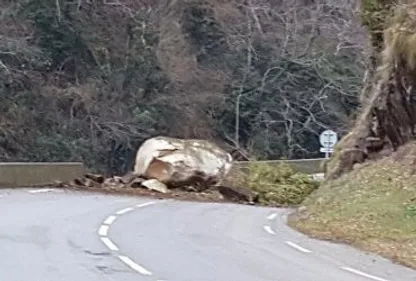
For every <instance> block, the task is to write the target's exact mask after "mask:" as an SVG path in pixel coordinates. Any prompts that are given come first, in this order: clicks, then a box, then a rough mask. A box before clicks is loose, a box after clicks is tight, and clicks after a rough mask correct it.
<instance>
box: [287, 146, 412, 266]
mask: <svg viewBox="0 0 416 281" xmlns="http://www.w3.org/2000/svg"><path fill="white" fill-rule="evenodd" d="M415 155H416V144H415V143H413V144H411V145H407V146H405V147H402V148H401V149H400V150H399V151H397V152H396V153H395V154H394V155H393V156H391V157H389V158H385V159H382V160H379V161H377V162H369V163H366V164H364V165H362V166H361V167H358V168H357V169H355V170H354V171H352V172H351V173H349V174H345V175H344V176H342V177H340V178H339V179H337V180H334V181H329V182H327V183H324V184H322V186H321V187H320V188H319V190H317V191H316V192H314V193H313V194H312V195H311V196H310V197H309V198H307V199H306V200H305V201H304V202H303V205H304V206H305V207H306V209H305V208H302V209H300V210H299V212H298V213H297V214H294V215H293V216H292V217H291V218H290V219H289V223H290V225H291V226H293V227H295V228H296V229H298V230H300V231H302V232H305V233H307V234H309V235H311V236H313V237H316V238H321V239H329V240H337V241H344V242H347V243H350V244H352V245H354V246H356V247H359V248H362V249H365V250H369V251H372V252H376V253H378V254H380V255H382V256H385V257H387V258H390V259H392V260H395V261H397V262H399V263H401V264H404V265H407V266H410V267H413V268H416V169H415V168H414V159H415Z"/></svg>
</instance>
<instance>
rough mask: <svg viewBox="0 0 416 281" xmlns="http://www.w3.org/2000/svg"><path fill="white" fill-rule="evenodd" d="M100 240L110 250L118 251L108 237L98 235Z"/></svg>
mask: <svg viewBox="0 0 416 281" xmlns="http://www.w3.org/2000/svg"><path fill="white" fill-rule="evenodd" d="M100 238H101V241H103V243H104V244H105V245H106V246H107V248H109V249H110V250H111V251H118V247H117V246H116V244H114V243H113V241H111V240H110V239H109V238H108V237H100Z"/></svg>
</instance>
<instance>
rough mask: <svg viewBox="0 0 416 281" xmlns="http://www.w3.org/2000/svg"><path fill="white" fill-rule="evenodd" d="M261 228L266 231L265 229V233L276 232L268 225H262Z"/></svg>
mask: <svg viewBox="0 0 416 281" xmlns="http://www.w3.org/2000/svg"><path fill="white" fill-rule="evenodd" d="M263 228H264V230H266V231H267V233H269V234H273V235H275V234H276V232H274V231H273V229H272V228H271V227H270V226H268V225H265V226H263Z"/></svg>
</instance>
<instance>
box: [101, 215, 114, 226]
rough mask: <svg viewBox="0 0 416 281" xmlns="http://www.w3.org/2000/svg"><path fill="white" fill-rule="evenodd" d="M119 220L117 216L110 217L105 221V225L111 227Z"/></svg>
mask: <svg viewBox="0 0 416 281" xmlns="http://www.w3.org/2000/svg"><path fill="white" fill-rule="evenodd" d="M116 219H117V217H116V216H109V217H108V218H107V219H106V220H105V221H104V224H108V225H110V224H112V223H113V222H114V221H115V220H116Z"/></svg>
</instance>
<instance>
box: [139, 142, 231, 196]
mask: <svg viewBox="0 0 416 281" xmlns="http://www.w3.org/2000/svg"><path fill="white" fill-rule="evenodd" d="M232 162H233V158H232V156H231V155H230V154H229V153H227V152H226V151H224V150H223V149H221V148H220V147H218V146H216V145H215V144H213V143H210V142H208V141H206V140H197V139H178V138H169V137H163V136H159V137H154V138H151V139H148V140H146V141H145V142H144V143H143V144H142V145H141V146H140V148H139V150H138V151H137V154H136V163H135V166H134V171H133V172H134V174H135V175H136V176H139V177H144V178H146V179H157V180H158V181H160V182H162V183H164V184H166V185H167V186H169V187H180V186H189V185H190V186H194V187H196V188H201V187H202V188H203V187H206V186H209V185H219V184H221V182H222V180H223V179H224V178H225V177H226V176H227V175H228V173H229V172H230V170H231V167H232Z"/></svg>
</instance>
